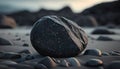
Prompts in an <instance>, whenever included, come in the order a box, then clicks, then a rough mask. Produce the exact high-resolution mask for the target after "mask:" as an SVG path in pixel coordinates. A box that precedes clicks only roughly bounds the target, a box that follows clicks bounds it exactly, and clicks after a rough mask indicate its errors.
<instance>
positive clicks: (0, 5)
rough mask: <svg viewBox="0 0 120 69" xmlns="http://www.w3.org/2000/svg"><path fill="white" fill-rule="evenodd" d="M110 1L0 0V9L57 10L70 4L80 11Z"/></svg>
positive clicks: (7, 10)
mask: <svg viewBox="0 0 120 69" xmlns="http://www.w3.org/2000/svg"><path fill="white" fill-rule="evenodd" d="M110 1H113V0H0V11H5V12H9V11H15V10H25V9H27V10H30V11H37V10H39V9H41V8H46V9H50V10H58V9H61V8H63V7H64V6H70V7H71V9H72V10H73V11H74V12H81V11H83V10H84V9H86V8H88V7H91V6H93V5H95V4H98V3H102V2H110ZM114 1H115V0H114Z"/></svg>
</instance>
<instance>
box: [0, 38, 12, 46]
mask: <svg viewBox="0 0 120 69" xmlns="http://www.w3.org/2000/svg"><path fill="white" fill-rule="evenodd" d="M0 45H12V44H11V43H10V42H9V41H8V40H5V39H3V38H0Z"/></svg>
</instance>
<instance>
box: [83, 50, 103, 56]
mask: <svg viewBox="0 0 120 69" xmlns="http://www.w3.org/2000/svg"><path fill="white" fill-rule="evenodd" d="M84 55H92V56H101V55H102V52H101V50H99V49H87V50H86V51H85V52H84Z"/></svg>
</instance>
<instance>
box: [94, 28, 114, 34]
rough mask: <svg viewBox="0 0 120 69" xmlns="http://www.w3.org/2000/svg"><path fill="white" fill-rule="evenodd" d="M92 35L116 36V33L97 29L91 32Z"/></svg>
mask: <svg viewBox="0 0 120 69" xmlns="http://www.w3.org/2000/svg"><path fill="white" fill-rule="evenodd" d="M92 34H116V33H114V32H111V31H109V30H107V29H102V28H98V29H95V30H93V32H92Z"/></svg>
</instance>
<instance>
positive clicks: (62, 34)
mask: <svg viewBox="0 0 120 69" xmlns="http://www.w3.org/2000/svg"><path fill="white" fill-rule="evenodd" d="M30 37H31V43H32V45H33V47H34V48H35V49H36V50H37V51H38V52H39V53H40V54H41V55H45V56H46V55H47V56H51V57H71V56H76V55H78V54H79V53H80V52H82V51H83V50H84V49H85V47H86V45H87V43H88V39H87V35H86V34H85V32H84V31H83V30H82V29H81V27H80V26H78V25H77V24H76V23H74V22H73V21H71V20H69V19H67V18H65V17H57V16H45V17H43V18H41V19H40V20H38V21H37V22H36V24H35V25H34V26H33V29H32V31H31V36H30Z"/></svg>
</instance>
